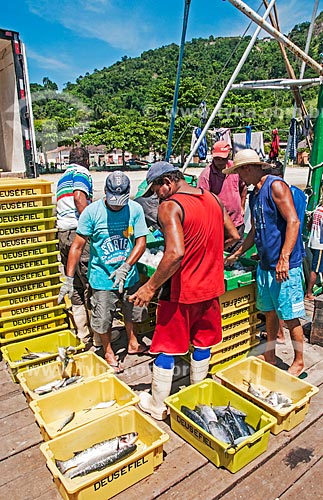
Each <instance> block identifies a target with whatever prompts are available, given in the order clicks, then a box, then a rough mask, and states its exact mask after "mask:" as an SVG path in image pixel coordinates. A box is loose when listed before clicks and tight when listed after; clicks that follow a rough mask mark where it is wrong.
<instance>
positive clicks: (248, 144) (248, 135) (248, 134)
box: [246, 125, 252, 149]
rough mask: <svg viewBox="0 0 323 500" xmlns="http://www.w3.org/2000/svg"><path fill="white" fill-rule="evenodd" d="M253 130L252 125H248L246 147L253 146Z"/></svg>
mask: <svg viewBox="0 0 323 500" xmlns="http://www.w3.org/2000/svg"><path fill="white" fill-rule="evenodd" d="M251 132H252V127H251V125H247V126H246V149H250V148H251Z"/></svg>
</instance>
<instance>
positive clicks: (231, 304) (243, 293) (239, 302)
mask: <svg viewBox="0 0 323 500" xmlns="http://www.w3.org/2000/svg"><path fill="white" fill-rule="evenodd" d="M255 300H256V285H255V283H252V284H251V285H247V286H242V287H240V288H236V289H235V290H230V291H229V292H225V293H224V294H223V295H221V297H220V306H221V312H222V313H223V314H227V313H230V312H233V311H237V310H239V309H241V308H243V307H246V306H250V304H252V303H253V302H255Z"/></svg>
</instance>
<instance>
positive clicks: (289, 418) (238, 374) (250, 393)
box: [216, 356, 319, 434]
mask: <svg viewBox="0 0 323 500" xmlns="http://www.w3.org/2000/svg"><path fill="white" fill-rule="evenodd" d="M216 376H217V377H218V378H219V379H220V380H221V382H222V384H223V385H224V386H225V387H228V388H230V389H231V390H233V391H235V392H237V393H239V394H240V395H242V396H243V397H244V398H247V399H248V400H249V401H252V402H253V403H254V404H256V405H258V406H259V407H261V408H264V409H265V410H266V411H267V412H268V413H270V414H272V415H273V416H274V417H275V418H276V420H277V423H276V424H275V425H274V426H273V427H272V429H271V432H272V433H273V434H279V432H281V431H284V430H285V431H290V430H291V429H293V428H294V427H296V426H297V425H298V424H300V423H301V422H303V420H304V418H305V415H306V414H307V413H308V410H309V405H310V400H311V397H312V396H314V394H316V393H317V392H318V390H319V389H318V388H317V387H315V386H313V385H311V384H309V383H307V382H305V381H304V380H300V379H299V378H297V377H294V376H293V375H290V374H289V373H288V372H287V371H284V370H281V369H279V368H277V367H276V366H273V365H271V364H269V363H266V362H265V361H263V360H261V359H259V358H256V357H254V356H251V357H249V358H246V359H243V360H241V361H238V362H237V363H234V364H233V365H231V366H229V367H227V368H225V369H223V370H221V371H217V372H216Z"/></svg>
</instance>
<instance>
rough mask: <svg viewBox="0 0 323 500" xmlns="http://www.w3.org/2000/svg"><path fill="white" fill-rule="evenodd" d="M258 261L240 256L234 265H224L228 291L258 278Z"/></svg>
mask: <svg viewBox="0 0 323 500" xmlns="http://www.w3.org/2000/svg"><path fill="white" fill-rule="evenodd" d="M256 267H257V262H256V261H254V260H252V259H247V258H246V257H240V258H239V260H237V261H236V262H235V263H234V264H233V265H232V266H225V267H224V283H225V289H226V290H227V291H229V290H234V289H235V288H239V287H242V286H246V285H249V284H250V283H253V282H254V281H255V278H256Z"/></svg>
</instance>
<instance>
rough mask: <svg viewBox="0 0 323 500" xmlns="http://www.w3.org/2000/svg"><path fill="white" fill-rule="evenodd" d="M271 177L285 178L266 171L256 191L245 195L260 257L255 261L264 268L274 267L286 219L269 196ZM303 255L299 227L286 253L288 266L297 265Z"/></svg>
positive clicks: (300, 262)
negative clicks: (248, 196)
mask: <svg viewBox="0 0 323 500" xmlns="http://www.w3.org/2000/svg"><path fill="white" fill-rule="evenodd" d="M275 181H279V182H285V181H284V180H283V179H281V178H280V177H276V176H274V175H268V176H267V178H266V180H265V182H264V183H263V185H262V186H261V189H260V190H259V192H258V193H257V194H254V193H252V194H251V196H250V199H249V204H250V209H251V213H252V216H253V219H254V224H255V244H256V247H257V251H258V254H259V258H260V262H259V264H260V267H261V269H263V270H265V271H269V270H273V269H276V265H277V262H278V260H279V256H280V253H281V249H282V247H283V245H284V242H285V235H286V226H287V223H286V221H285V219H283V217H282V216H281V214H280V212H279V210H278V208H277V205H276V203H275V202H274V200H273V197H272V189H271V188H272V184H273V182H275ZM285 184H286V183H285ZM303 255H304V245H303V241H302V234H301V230H299V232H298V237H297V240H296V243H295V246H294V248H293V250H292V253H291V255H290V259H289V269H293V268H294V267H299V266H300V265H301V264H302V261H303Z"/></svg>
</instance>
